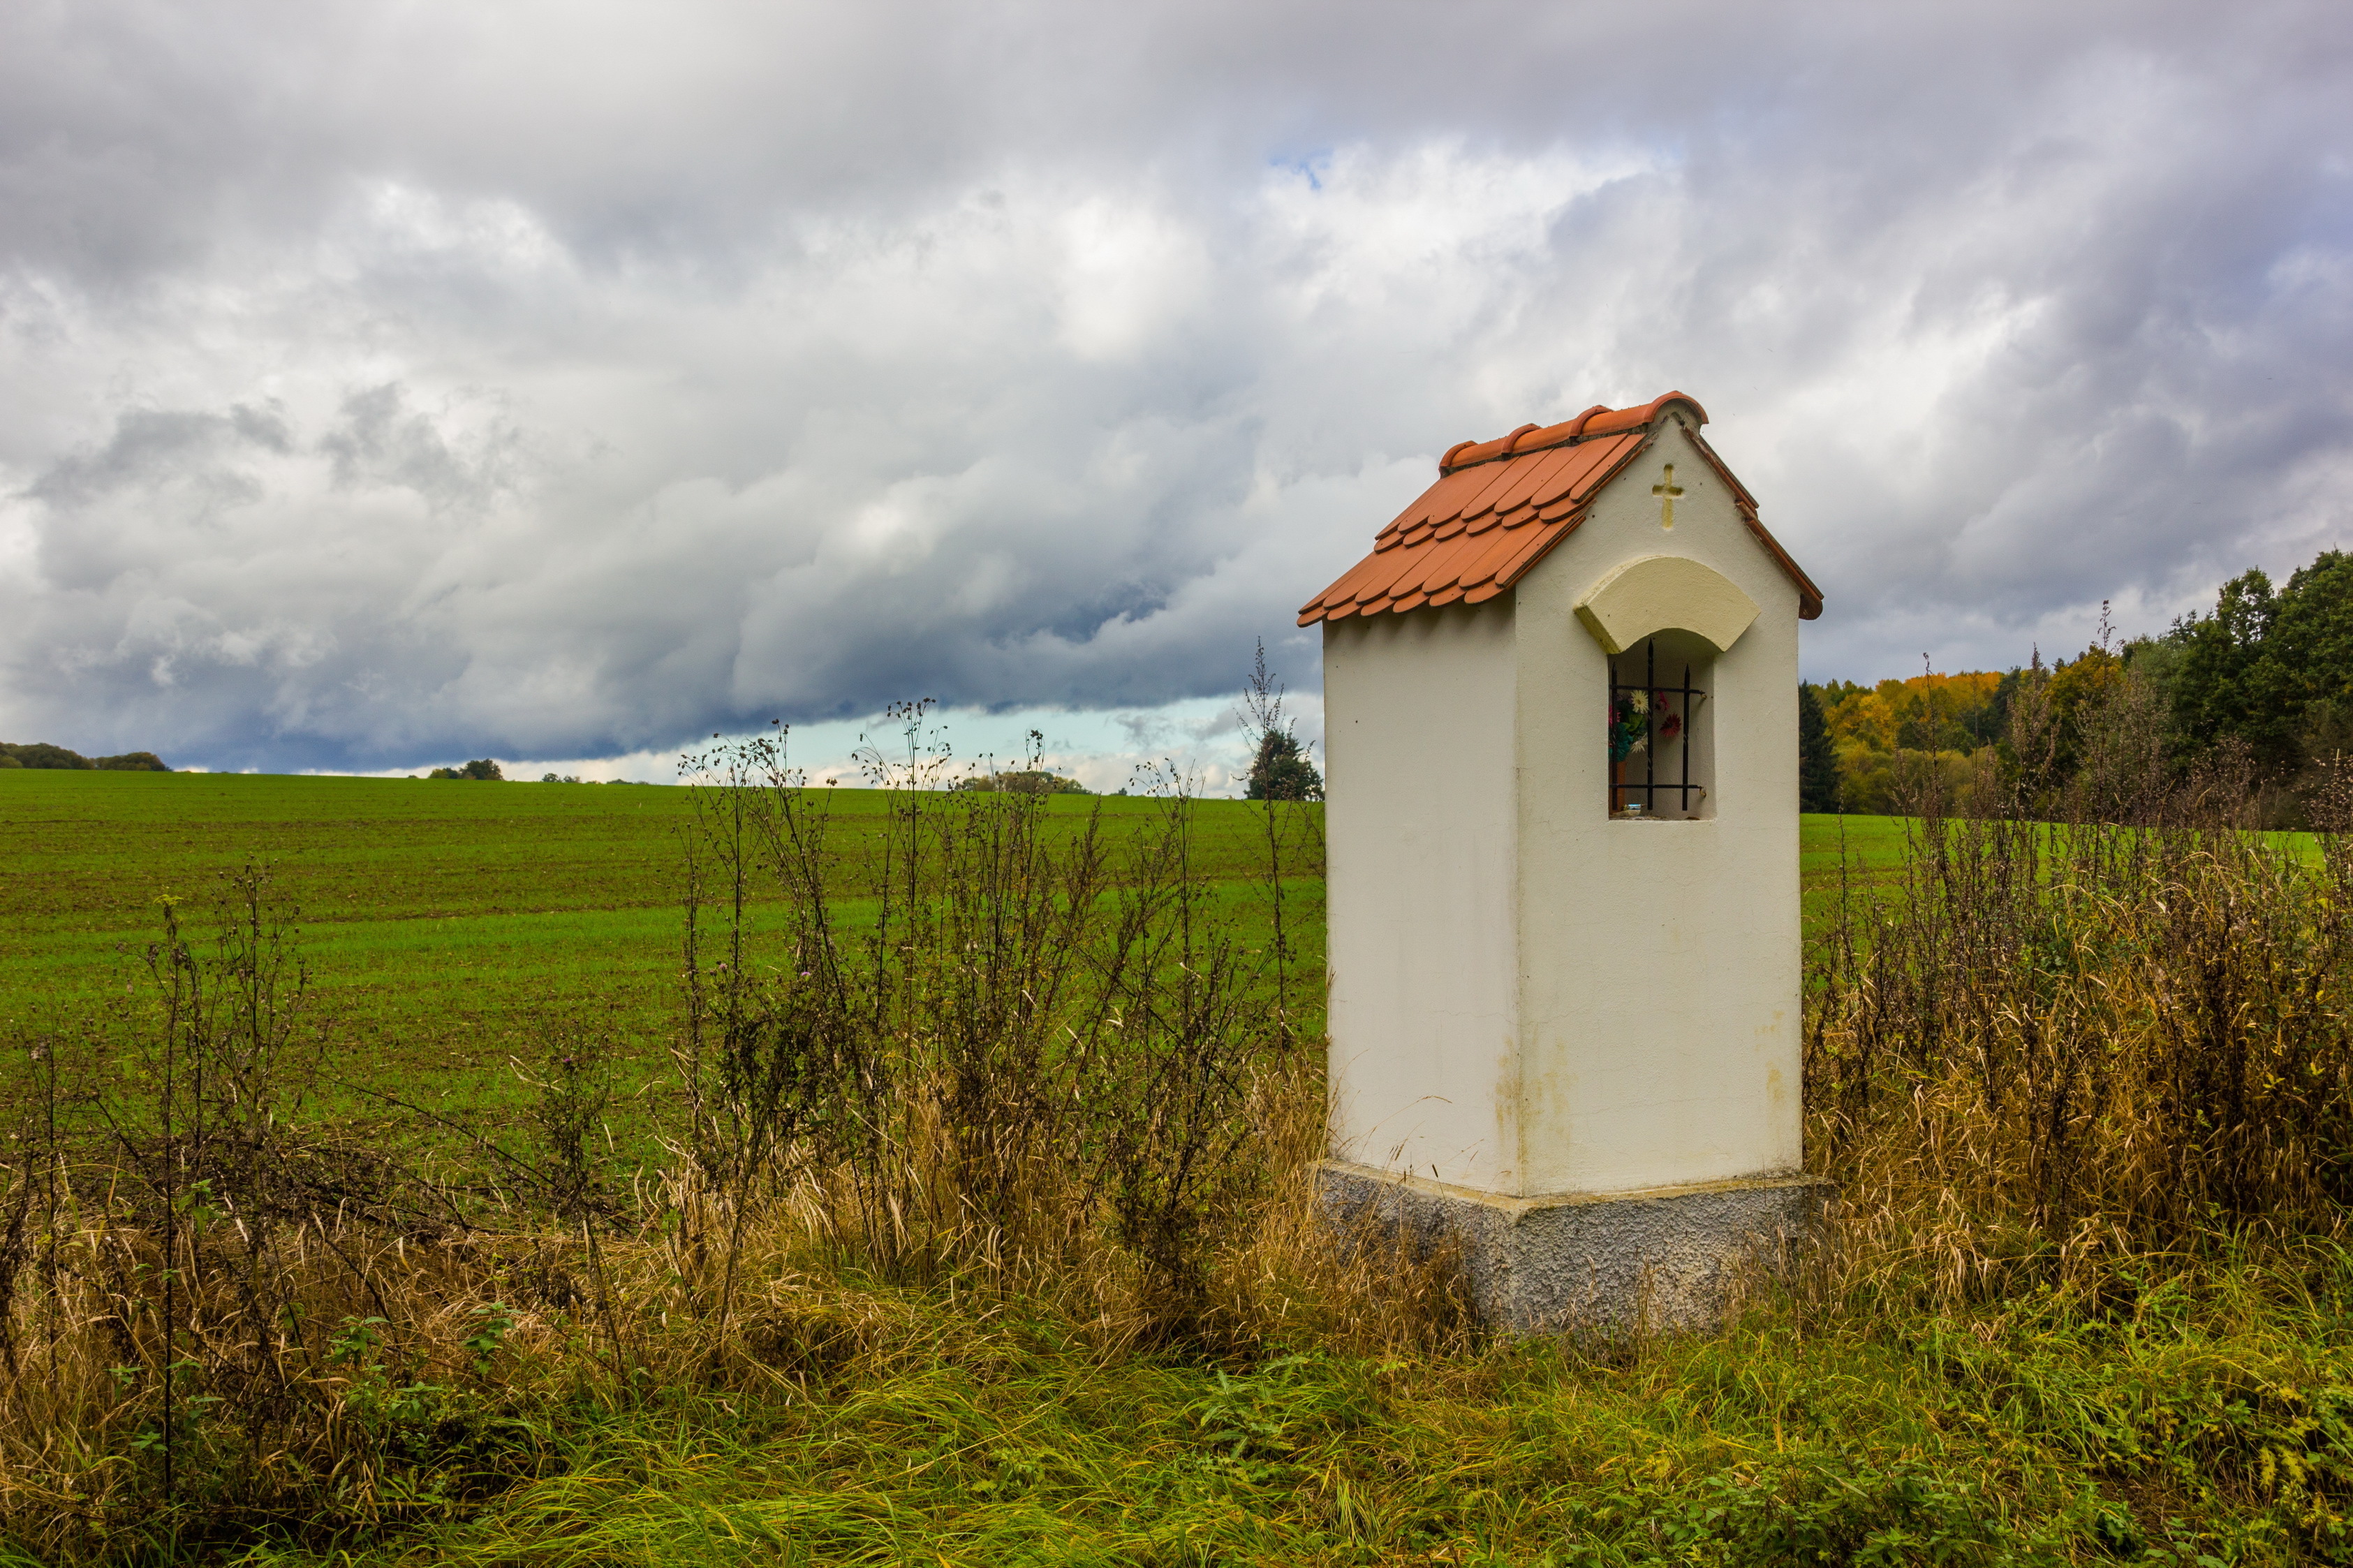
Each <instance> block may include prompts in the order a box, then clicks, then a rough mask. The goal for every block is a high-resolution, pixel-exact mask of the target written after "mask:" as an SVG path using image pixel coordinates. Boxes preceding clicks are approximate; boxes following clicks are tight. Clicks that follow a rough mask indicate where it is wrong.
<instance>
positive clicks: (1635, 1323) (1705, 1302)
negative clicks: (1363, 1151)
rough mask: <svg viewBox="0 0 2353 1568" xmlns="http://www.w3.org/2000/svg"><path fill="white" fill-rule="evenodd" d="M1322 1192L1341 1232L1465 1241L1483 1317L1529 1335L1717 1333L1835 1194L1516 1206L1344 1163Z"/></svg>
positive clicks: (1672, 1192)
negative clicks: (1740, 1296) (1367, 1229)
mask: <svg viewBox="0 0 2353 1568" xmlns="http://www.w3.org/2000/svg"><path fill="white" fill-rule="evenodd" d="M1315 1187H1316V1200H1317V1203H1318V1205H1319V1206H1320V1207H1321V1208H1322V1210H1323V1212H1324V1215H1325V1216H1326V1218H1327V1219H1328V1221H1329V1222H1330V1223H1332V1224H1334V1225H1335V1226H1343V1227H1348V1228H1358V1227H1364V1226H1372V1227H1374V1228H1377V1230H1378V1231H1379V1232H1380V1233H1382V1234H1384V1235H1387V1236H1391V1237H1395V1236H1398V1235H1399V1234H1400V1232H1401V1233H1402V1234H1403V1236H1404V1237H1407V1238H1409V1239H1410V1240H1411V1241H1412V1242H1414V1243H1415V1245H1416V1248H1417V1250H1418V1251H1428V1250H1434V1249H1435V1248H1438V1247H1445V1246H1449V1245H1459V1246H1460V1247H1461V1249H1462V1257H1463V1262H1464V1264H1465V1266H1466V1268H1467V1269H1468V1272H1469V1274H1470V1280H1471V1291H1472V1299H1473V1300H1475V1301H1476V1303H1477V1305H1478V1308H1479V1313H1480V1316H1481V1317H1482V1319H1483V1320H1484V1321H1486V1322H1488V1323H1489V1324H1491V1325H1493V1326H1494V1327H1496V1328H1499V1329H1501V1330H1503V1331H1505V1332H1507V1333H1518V1334H1526V1333H1544V1332H1549V1331H1558V1330H1563V1329H1576V1328H1588V1329H1605V1330H1614V1331H1625V1330H1631V1329H1638V1328H1639V1329H1699V1328H1706V1327H1710V1326H1712V1325H1714V1324H1715V1322H1717V1321H1720V1320H1721V1318H1722V1316H1723V1314H1724V1312H1725V1309H1726V1308H1727V1307H1729V1306H1730V1305H1731V1304H1732V1302H1733V1300H1734V1298H1735V1296H1736V1293H1737V1291H1738V1289H1739V1288H1740V1287H1741V1286H1742V1284H1744V1283H1745V1282H1746V1281H1748V1280H1750V1279H1755V1278H1756V1277H1757V1275H1758V1274H1759V1273H1760V1272H1761V1273H1767V1274H1776V1273H1781V1272H1783V1271H1785V1270H1786V1269H1787V1268H1788V1266H1789V1263H1790V1261H1791V1260H1792V1259H1793V1258H1794V1257H1795V1256H1796V1254H1797V1252H1798V1251H1799V1249H1800V1248H1801V1247H1803V1246H1804V1244H1805V1243H1806V1241H1807V1239H1808V1238H1809V1237H1810V1236H1811V1234H1812V1233H1813V1230H1814V1228H1815V1226H1816V1225H1817V1223H1818V1221H1819V1219H1820V1208H1821V1203H1822V1200H1823V1198H1824V1197H1826V1196H1827V1195H1828V1194H1829V1191H1830V1184H1829V1183H1827V1182H1824V1181H1821V1180H1820V1179H1818V1178H1816V1177H1811V1176H1784V1177H1773V1178H1767V1179H1762V1180H1754V1181H1743V1182H1707V1183H1703V1184H1698V1185H1695V1186H1687V1187H1652V1188H1649V1189H1647V1190H1644V1191H1641V1192H1633V1193H1607V1194H1581V1193H1580V1194H1562V1195H1559V1196H1556V1197H1540V1198H1507V1197H1498V1196H1496V1195H1495V1194H1492V1193H1482V1192H1478V1191H1475V1190H1473V1189H1472V1188H1469V1187H1455V1186H1448V1185H1446V1184H1443V1183H1440V1182H1432V1181H1426V1180H1423V1179H1421V1178H1419V1177H1415V1176H1405V1175H1399V1174H1398V1173H1396V1172H1394V1171H1381V1170H1376V1169H1374V1168H1373V1167H1371V1166H1368V1165H1352V1164H1349V1163H1345V1162H1343V1161H1339V1160H1326V1161H1324V1162H1323V1163H1320V1164H1319V1165H1317V1166H1316V1168H1315Z"/></svg>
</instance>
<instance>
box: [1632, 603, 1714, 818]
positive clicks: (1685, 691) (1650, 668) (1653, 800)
mask: <svg viewBox="0 0 2353 1568" xmlns="http://www.w3.org/2000/svg"><path fill="white" fill-rule="evenodd" d="M1642 658H1643V669H1644V672H1645V673H1646V674H1647V675H1648V676H1649V677H1650V679H1649V680H1648V682H1647V683H1645V684H1643V685H1640V686H1637V685H1635V684H1633V683H1632V682H1630V681H1621V680H1620V679H1618V660H1616V659H1614V658H1613V659H1611V660H1610V661H1609V721H1610V722H1611V723H1612V724H1615V723H1616V722H1617V721H1618V699H1619V696H1620V693H1626V692H1635V691H1641V692H1646V693H1648V694H1649V698H1650V699H1651V700H1655V699H1657V698H1660V697H1680V698H1682V699H1683V733H1682V735H1681V736H1679V737H1678V740H1679V742H1680V743H1681V745H1682V748H1683V779H1682V782H1681V783H1674V784H1665V783H1661V782H1660V779H1659V737H1658V735H1657V733H1656V731H1655V726H1656V725H1657V723H1658V714H1657V711H1656V708H1655V703H1654V705H1653V708H1652V711H1651V724H1652V726H1653V731H1652V732H1651V734H1650V735H1649V737H1648V738H1647V739H1646V740H1645V741H1644V742H1643V745H1642V774H1643V776H1642V782H1641V783H1640V784H1628V783H1624V782H1621V781H1620V778H1619V776H1618V775H1619V773H1620V770H1621V769H1622V768H1623V767H1624V766H1625V763H1626V762H1627V761H1631V759H1630V758H1629V759H1625V760H1623V761H1619V760H1613V761H1612V762H1611V763H1610V764H1609V813H1610V815H1611V816H1616V815H1617V814H1618V813H1619V812H1620V811H1621V810H1623V809H1624V808H1625V805H1626V802H1627V797H1629V796H1630V795H1641V797H1642V810H1643V811H1644V812H1645V813H1649V812H1653V811H1656V810H1658V808H1659V796H1660V795H1662V794H1666V795H1673V796H1674V797H1675V799H1676V803H1677V804H1678V805H1681V806H1682V807H1683V810H1684V811H1686V812H1688V811H1689V810H1691V804H1692V792H1693V791H1694V790H1702V791H1703V793H1704V786H1702V785H1699V784H1694V783H1692V776H1691V755H1692V726H1693V724H1694V723H1695V722H1697V721H1698V719H1699V705H1700V704H1701V703H1702V702H1704V701H1705V700H1707V693H1706V692H1704V691H1702V690H1700V689H1698V688H1697V687H1695V686H1694V685H1693V684H1692V672H1691V664H1690V662H1689V661H1688V660H1686V661H1685V662H1684V664H1683V684H1682V685H1681V686H1661V685H1660V684H1659V645H1658V642H1657V640H1656V639H1655V638H1645V639H1644V640H1643V643H1642Z"/></svg>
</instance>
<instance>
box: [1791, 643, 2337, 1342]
mask: <svg viewBox="0 0 2353 1568" xmlns="http://www.w3.org/2000/svg"><path fill="white" fill-rule="evenodd" d="M2160 719H2161V712H2159V711H2158V709H2157V707H2156V705H2155V702H2154V699H2153V698H2152V697H2151V696H2150V694H2148V693H2147V691H2146V690H2145V689H2140V688H2138V687H2137V685H2135V684H2133V683H2131V682H2127V683H2126V686H2125V687H2124V689H2122V691H2121V692H2120V693H2119V694H2118V695H2117V697H2116V699H2115V700H2113V701H2112V702H2111V703H2110V704H2109V706H2108V708H2107V709H2106V710H2105V711H2104V712H2103V713H2101V714H2099V715H2097V716H2096V721H2095V722H2093V723H2091V724H2088V725H2087V726H2085V728H2084V731H2083V733H2082V736H2081V738H2080V741H2079V744H2080V747H2081V754H2080V764H2079V767H2078V769H2077V771H2076V772H2075V773H2074V775H2073V778H2072V779H2071V780H2069V781H2067V782H2066V783H2064V784H2059V783H2056V782H2054V777H2055V773H2054V770H2053V769H2052V767H2051V766H2050V762H2051V759H2052V753H2053V752H2054V750H2055V746H2056V741H2055V731H2056V728H2057V726H2056V723H2055V721H2054V720H2053V718H2052V715H2051V714H2050V712H2049V711H2048V709H2047V706H2046V705H2045V704H2044V703H2043V702H2042V693H2041V691H2040V690H2039V689H2037V688H2036V687H2034V686H2032V685H2031V684H2030V685H2029V686H2028V687H2027V688H2026V689H2025V690H2024V691H2022V693H2021V700H2020V703H2019V706H2018V708H2017V710H2014V713H2013V720H2012V731H2011V737H2012V739H2011V744H2010V747H2009V748H2008V749H2007V752H2006V754H2001V755H1997V754H1995V753H1993V752H1987V753H1983V754H1981V755H1980V758H1979V760H1978V770H1979V772H1978V778H1977V779H1976V780H1975V781H1973V787H1972V788H1971V789H1970V791H1969V792H1968V799H1969V801H1970V803H1971V804H1970V805H1969V808H1968V809H1967V810H1966V811H1965V812H1962V813H1958V814H1957V813H1955V812H1953V811H1951V810H1950V809H1948V805H1949V802H1948V799H1947V796H1946V795H1945V794H1944V792H1943V790H1942V788H1941V784H1940V781H1938V780H1936V778H1935V777H1934V776H1933V775H1927V776H1924V780H1923V786H1922V787H1920V788H1919V789H1917V790H1916V791H1915V798H1914V800H1913V801H1912V803H1911V805H1912V808H1913V815H1912V816H1911V817H1910V818H1909V821H1908V825H1907V828H1906V851H1907V852H1906V854H1905V858H1904V861H1903V864H1902V867H1901V869H1900V871H1899V872H1898V873H1897V876H1896V878H1895V879H1894V882H1893V883H1892V884H1891V885H1882V886H1865V885H1862V884H1860V883H1856V882H1853V881H1848V882H1845V883H1843V884H1842V885H1841V889H1839V891H1838V893H1837V895H1836V897H1835V900H1834V904H1833V907H1832V909H1831V912H1830V917H1829V919H1828V921H1827V924H1826V927H1825V929H1824V930H1823V931H1822V932H1821V933H1820V937H1819V938H1818V940H1817V941H1816V942H1814V943H1813V944H1812V945H1811V950H1810V962H1809V976H1808V991H1809V1001H1808V1009H1809V1022H1808V1040H1807V1063H1806V1079H1807V1102H1808V1107H1809V1114H1810V1129H1809V1131H1810V1144H1811V1149H1812V1152H1813V1161H1814V1163H1815V1164H1816V1165H1817V1166H1818V1167H1819V1168H1820V1169H1822V1170H1823V1171H1825V1173H1828V1174H1831V1175H1832V1176H1833V1177H1835V1178H1836V1179H1837V1180H1838V1181H1839V1182H1840V1184H1841V1190H1842V1197H1841V1204H1840V1210H1839V1212H1840V1214H1841V1225H1840V1226H1838V1227H1837V1229H1836V1232H1835V1235H1836V1237H1838V1243H1837V1244H1838V1247H1839V1248H1840V1249H1841V1250H1840V1258H1839V1266H1840V1268H1841V1269H1842V1270H1843V1271H1844V1272H1845V1273H1846V1275H1847V1276H1848V1277H1849V1279H1851V1280H1854V1281H1869V1282H1876V1283H1877V1284H1879V1285H1882V1286H1885V1287H1889V1288H1893V1287H1894V1283H1895V1282H1896V1281H1897V1280H1899V1279H1902V1280H1908V1281H1913V1282H1922V1281H1925V1282H1926V1284H1927V1288H1928V1289H1930V1290H1931V1291H1932V1292H1933V1293H1935V1294H1936V1295H1939V1296H1942V1297H1945V1298H1947V1299H1955V1298H1961V1297H1967V1296H1970V1295H1978V1294H1983V1293H1988V1292H1998V1291H2000V1290H2003V1289H2010V1288H2013V1287H2015V1286H2017V1285H2019V1284H2021V1282H2023V1281H2026V1280H2031V1279H2051V1280H2069V1281H2073V1282H2075V1283H2078V1284H2084V1285H2087V1286H2092V1287H2094V1288H2097V1287H2100V1286H2102V1285H2103V1284H2104V1283H2105V1282H2107V1281H2109V1280H2111V1279H2113V1278H2115V1277H2116V1269H2117V1268H2118V1266H2119V1265H2126V1264H2130V1265H2136V1266H2137V1265H2139V1264H2142V1263H2145V1262H2147V1261H2148V1260H2151V1259H2158V1258H2177V1259H2179V1258H2189V1257H2192V1256H2196V1255H2198V1254H2199V1253H2200V1251H2201V1250H2202V1249H2203V1248H2205V1247H2207V1246H2208V1245H2209V1244H2210V1243H2211V1241H2213V1240H2214V1239H2215V1238H2216V1237H2218V1236H2221V1235H2223V1234H2226V1233H2227V1234H2231V1235H2234V1236H2238V1237H2254V1236H2262V1235H2274V1236H2282V1237H2285V1236H2310V1235H2315V1234H2318V1235H2336V1234H2337V1233H2339V1232H2340V1231H2341V1229H2342V1227H2343V1225H2344V1220H2343V1214H2344V1209H2343V1205H2344V1204H2345V1202H2346V1200H2347V1199H2348V1196H2353V1141H2348V1134H2353V1016H2348V997H2349V996H2353V993H2348V984H2353V839H2348V837H2347V829H2348V826H2353V815H2349V814H2348V803H2353V794H2348V786H2347V781H2346V778H2345V777H2344V775H2343V774H2342V773H2339V774H2337V775H2336V776H2334V777H2332V779H2331V780H2330V781H2329V782H2328V784H2327V786H2326V787H2325V788H2324V789H2323V790H2322V791H2320V792H2319V793H2318V794H2316V796H2315V797H2314V799H2313V800H2312V801H2311V803H2310V809H2311V815H2312V817H2313V820H2314V821H2315V822H2316V823H2317V824H2318V825H2319V827H2320V830H2319V831H2317V832H2316V833H2315V834H2314V835H2312V836H2311V837H2309V838H2306V837H2294V836H2287V835H2273V834H2264V833H2261V832H2257V831H2255V830H2254V826H2253V825H2254V823H2255V822H2256V821H2257V820H2260V816H2261V814H2262V813H2263V811H2265V810H2266V809H2267V807H2266V805H2265V803H2264V802H2263V799H2262V797H2261V794H2260V792H2259V791H2258V790H2257V789H2256V788H2255V786H2254V780H2253V777H2252V774H2251V772H2250V770H2249V768H2248V766H2247V764H2246V763H2245V760H2244V759H2243V758H2242V757H2237V756H2233V755H2229V754H2225V755H2222V756H2220V757H2217V758H2213V759H2210V760H2209V761H2207V762H2206V763H2204V764H2202V765H2201V766H2200V767H2198V768H2197V769H2195V770H2194V771H2192V772H2190V773H2189V774H2187V775H2186V776H2180V775H2177V774H2175V773H2172V772H2171V771H2170V770H2168V766H2167V764H2166V759H2165V756H2164V752H2163V748H2162V732H2161V725H2160V723H2159V722H2158V721H2159V720H2160Z"/></svg>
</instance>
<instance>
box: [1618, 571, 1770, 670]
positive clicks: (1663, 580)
mask: <svg viewBox="0 0 2353 1568" xmlns="http://www.w3.org/2000/svg"><path fill="white" fill-rule="evenodd" d="M1577 619H1578V620H1580V621H1583V622H1584V623H1585V629H1586V630H1587V631H1588V632H1591V633H1592V634H1593V638H1594V640H1595V641H1596V642H1598V643H1599V644H1600V645H1601V647H1602V651H1603V652H1605V653H1607V654H1609V656H1610V657H1611V658H1616V657H1617V656H1619V655H1620V654H1622V653H1624V652H1626V651H1627V650H1628V649H1630V648H1631V647H1634V646H1635V645H1636V644H1638V643H1640V642H1641V641H1642V640H1643V639H1644V638H1646V637H1654V636H1656V635H1657V634H1658V633H1660V632H1666V631H1682V632H1689V633H1691V634H1692V635H1693V636H1694V637H1698V638H1699V639H1700V640H1701V641H1703V642H1704V643H1706V644H1707V645H1708V646H1709V647H1712V648H1714V649H1715V651H1716V652H1718V653H1729V652H1731V651H1732V645H1733V644H1734V643H1736V642H1738V641H1739V640H1740V635H1741V633H1743V632H1745V631H1746V630H1747V629H1748V628H1749V626H1751V625H1752V624H1753V623H1754V622H1755V621H1756V619H1757V601H1756V600H1754V599H1752V598H1750V597H1749V596H1748V595H1746V594H1744V593H1742V592H1741V591H1740V589H1739V588H1738V586H1736V584H1734V583H1733V582H1732V580H1731V579H1730V578H1728V577H1726V576H1725V575H1724V574H1722V573H1721V572H1718V571H1716V570H1715V568H1714V567H1712V566H1705V565H1703V564H1701V563H1699V562H1696V561H1694V560H1693V559H1692V558H1691V557H1690V556H1688V555H1644V556H1641V557H1639V558H1638V559H1635V560H1632V561H1629V562H1627V563H1625V564H1624V565H1623V566H1620V567H1619V568H1618V569H1617V570H1616V571H1614V572H1612V573H1610V574H1609V575H1608V576H1607V577H1604V578H1603V579H1601V581H1600V582H1599V583H1596V584H1594V585H1593V587H1592V589H1591V591H1590V592H1588V594H1587V595H1585V597H1584V598H1582V599H1579V600H1578V601H1577Z"/></svg>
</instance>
